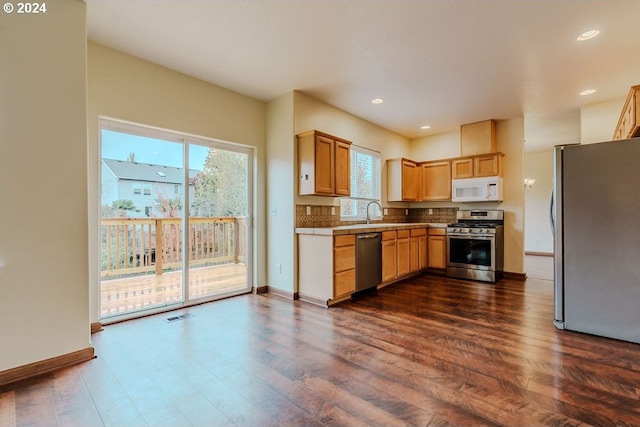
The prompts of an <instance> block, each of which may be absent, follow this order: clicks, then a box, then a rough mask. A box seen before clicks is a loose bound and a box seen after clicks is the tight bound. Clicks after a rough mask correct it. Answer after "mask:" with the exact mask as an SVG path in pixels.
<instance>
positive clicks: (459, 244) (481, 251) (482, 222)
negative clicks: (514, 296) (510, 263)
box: [447, 210, 504, 282]
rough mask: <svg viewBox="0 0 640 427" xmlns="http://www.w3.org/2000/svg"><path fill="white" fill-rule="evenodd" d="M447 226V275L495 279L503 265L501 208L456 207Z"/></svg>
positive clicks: (494, 280) (500, 272)
mask: <svg viewBox="0 0 640 427" xmlns="http://www.w3.org/2000/svg"><path fill="white" fill-rule="evenodd" d="M456 219H457V221H458V222H456V223H455V224H449V225H448V226H447V276H450V277H460V278H463V279H472V280H481V281H484V282H496V281H498V280H500V279H501V278H502V271H503V268H504V211H500V210H459V211H458V212H457V214H456Z"/></svg>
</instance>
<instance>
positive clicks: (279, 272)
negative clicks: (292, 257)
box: [276, 264, 282, 274]
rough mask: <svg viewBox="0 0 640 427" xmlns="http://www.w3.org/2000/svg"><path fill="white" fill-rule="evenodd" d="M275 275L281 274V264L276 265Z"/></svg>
mask: <svg viewBox="0 0 640 427" xmlns="http://www.w3.org/2000/svg"><path fill="white" fill-rule="evenodd" d="M276 273H278V274H282V264H276Z"/></svg>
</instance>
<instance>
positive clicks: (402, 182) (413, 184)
mask: <svg viewBox="0 0 640 427" xmlns="http://www.w3.org/2000/svg"><path fill="white" fill-rule="evenodd" d="M418 184H419V183H418V164H417V163H416V162H414V161H413V160H409V159H403V158H398V159H389V160H387V200H388V201H390V202H415V201H416V200H418Z"/></svg>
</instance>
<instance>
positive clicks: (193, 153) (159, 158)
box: [102, 129, 209, 170]
mask: <svg viewBox="0 0 640 427" xmlns="http://www.w3.org/2000/svg"><path fill="white" fill-rule="evenodd" d="M208 151H209V148H208V147H205V146H202V145H195V144H189V169H198V170H202V169H203V166H204V161H205V159H206V157H207V153H208ZM131 152H133V153H135V155H136V161H137V162H140V163H151V164H154V165H163V166H173V167H177V168H181V167H183V161H182V159H183V153H182V144H181V143H178V142H170V141H163V140H160V139H154V138H148V137H144V136H137V135H130V134H126V133H120V132H114V131H111V130H106V129H103V130H102V157H104V158H107V159H116V160H127V157H129V153H131Z"/></svg>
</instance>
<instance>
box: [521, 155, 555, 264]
mask: <svg viewBox="0 0 640 427" xmlns="http://www.w3.org/2000/svg"><path fill="white" fill-rule="evenodd" d="M524 172H525V174H524V176H525V178H530V179H535V180H536V182H535V184H534V185H533V187H531V188H525V190H524V193H525V200H524V202H525V239H524V249H525V251H527V252H546V253H552V252H553V235H552V234H551V226H550V224H549V209H550V206H549V203H550V198H551V188H552V186H553V150H551V149H549V150H546V151H539V152H537V153H526V154H525V156H524Z"/></svg>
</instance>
